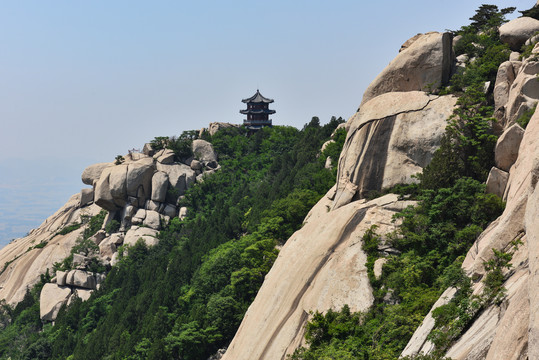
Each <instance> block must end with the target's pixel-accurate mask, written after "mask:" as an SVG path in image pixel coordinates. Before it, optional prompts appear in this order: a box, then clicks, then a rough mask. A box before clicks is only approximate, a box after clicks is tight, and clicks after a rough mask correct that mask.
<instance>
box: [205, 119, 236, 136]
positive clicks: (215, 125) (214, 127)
mask: <svg viewBox="0 0 539 360" xmlns="http://www.w3.org/2000/svg"><path fill="white" fill-rule="evenodd" d="M230 127H240V125H237V124H231V123H223V122H212V123H210V125H209V126H208V132H209V133H210V135H211V136H213V135H215V134H216V133H217V132H218V131H219V130H221V129H226V128H230Z"/></svg>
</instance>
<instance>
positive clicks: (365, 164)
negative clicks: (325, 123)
mask: <svg viewBox="0 0 539 360" xmlns="http://www.w3.org/2000/svg"><path fill="white" fill-rule="evenodd" d="M455 104H456V98H455V97H454V96H437V95H428V94H426V93H424V92H421V91H409V92H390V93H385V94H383V95H380V96H378V97H375V98H374V99H372V100H370V101H369V102H367V103H365V104H364V105H363V106H362V107H361V108H360V110H359V111H358V112H357V113H356V114H355V115H354V116H352V118H351V119H350V120H349V121H348V123H349V124H348V127H349V129H348V135H347V137H346V141H345V144H344V147H343V150H342V152H341V157H340V159H339V168H338V174H337V195H336V196H335V204H334V207H335V208H338V207H340V206H342V205H346V204H347V203H349V202H350V201H352V200H353V199H360V198H364V197H365V196H366V195H367V194H368V193H369V192H370V191H380V190H382V189H385V188H389V187H391V186H394V185H396V184H400V183H409V182H411V181H414V180H413V179H412V175H414V174H416V173H418V172H420V171H421V169H422V168H423V167H424V166H426V165H427V164H428V163H429V162H430V160H431V159H432V156H433V154H434V151H435V150H436V149H437V148H438V147H439V145H440V141H441V138H442V135H443V133H444V131H445V127H446V125H447V119H448V118H449V116H451V114H452V112H453V109H454V107H455Z"/></svg>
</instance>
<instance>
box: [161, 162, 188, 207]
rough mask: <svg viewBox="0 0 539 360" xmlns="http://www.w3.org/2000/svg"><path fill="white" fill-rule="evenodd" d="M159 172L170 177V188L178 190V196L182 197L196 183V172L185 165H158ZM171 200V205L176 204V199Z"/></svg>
mask: <svg viewBox="0 0 539 360" xmlns="http://www.w3.org/2000/svg"><path fill="white" fill-rule="evenodd" d="M157 170H158V171H161V172H164V173H165V174H167V175H168V181H169V182H170V186H171V187H172V188H173V189H175V190H176V193H177V195H182V194H183V193H184V192H185V190H187V188H189V187H190V186H191V185H193V184H194V183H195V181H196V173H195V171H194V170H193V169H191V167H190V166H187V165H185V164H170V165H168V164H160V163H157ZM169 200H170V202H171V203H175V202H176V200H175V199H169Z"/></svg>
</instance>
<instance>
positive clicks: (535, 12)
mask: <svg viewBox="0 0 539 360" xmlns="http://www.w3.org/2000/svg"><path fill="white" fill-rule="evenodd" d="M519 12H520V13H521V14H522V16H527V17H531V18H534V19H537V20H539V6H537V5H534V6H533V7H532V8H530V9H528V10H524V11H519Z"/></svg>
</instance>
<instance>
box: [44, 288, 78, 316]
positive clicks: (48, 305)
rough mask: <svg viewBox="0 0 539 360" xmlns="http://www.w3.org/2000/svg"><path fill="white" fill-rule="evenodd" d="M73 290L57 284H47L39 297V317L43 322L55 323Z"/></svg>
mask: <svg viewBox="0 0 539 360" xmlns="http://www.w3.org/2000/svg"><path fill="white" fill-rule="evenodd" d="M69 295H71V289H70V288H69V287H66V286H59V285H57V284H51V283H48V284H45V285H44V286H43V289H41V294H40V295H39V315H40V318H41V321H54V320H55V319H56V316H58V311H60V308H61V307H62V305H64V304H65V303H66V302H67V298H68V297H69Z"/></svg>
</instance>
